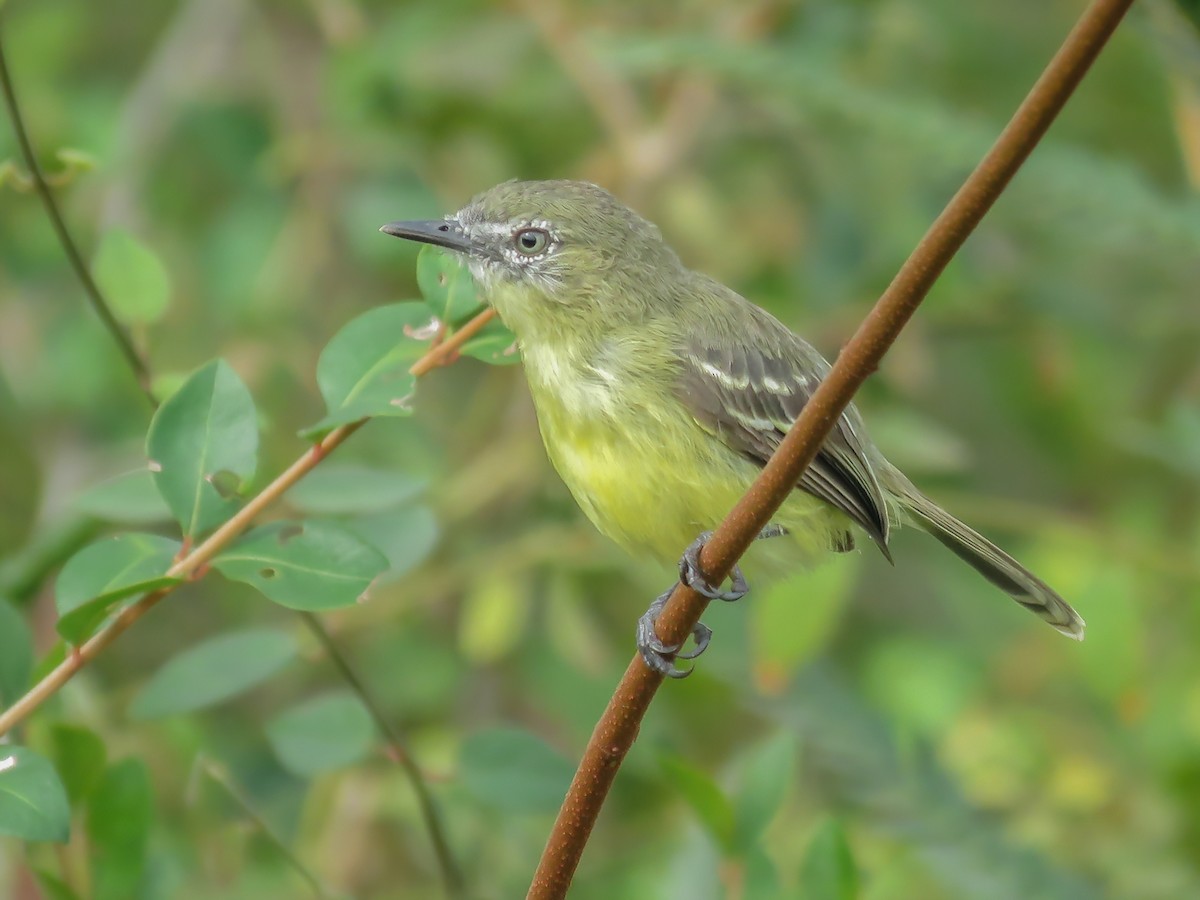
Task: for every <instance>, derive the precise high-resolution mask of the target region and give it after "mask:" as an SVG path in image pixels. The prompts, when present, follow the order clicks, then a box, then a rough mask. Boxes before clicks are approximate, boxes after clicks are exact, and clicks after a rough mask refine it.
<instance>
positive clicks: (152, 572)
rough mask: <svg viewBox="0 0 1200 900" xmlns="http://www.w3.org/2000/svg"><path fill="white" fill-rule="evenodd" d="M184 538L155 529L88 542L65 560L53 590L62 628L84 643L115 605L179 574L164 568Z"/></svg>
mask: <svg viewBox="0 0 1200 900" xmlns="http://www.w3.org/2000/svg"><path fill="white" fill-rule="evenodd" d="M180 546H181V545H180V543H179V542H178V541H173V540H171V539H170V538H165V537H161V536H160V535H157V534H138V533H132V534H119V535H117V536H116V537H112V538H109V539H107V540H104V541H100V542H98V543H95V544H91V545H89V546H87V547H84V548H83V549H82V550H80V551H79V552H78V553H76V554H75V555H74V556H72V557H71V558H70V559H69V560H67V564H66V565H65V566H63V570H62V572H61V573H60V574H59V576H58V583H57V585H56V586H55V590H54V600H55V605H56V606H57V608H58V615H59V619H58V633H59V634H61V635H62V636H63V638H64V639H65V640H67V641H69V642H70V643H72V644H79V643H82V641H83V640H85V639H86V638H87V637H88V636H89V635H90V634H92V632H93V631H95V630H96V628H97V626H99V624H100V623H101V622H103V621H104V618H105V617H106V616H107V615H108V613H109V611H110V610H111V609H112V607H113V605H114V604H115V603H117V602H118V601H120V600H123V599H125V598H126V597H129V596H131V595H133V594H144V593H145V592H146V591H152V590H154V589H155V588H160V587H164V586H165V585H168V584H178V583H179V581H180V579H178V578H169V577H167V575H166V574H165V573H166V571H167V569H169V568H171V564H172V563H173V562H174V560H175V557H176V556H177V555H178V553H179V550H180Z"/></svg>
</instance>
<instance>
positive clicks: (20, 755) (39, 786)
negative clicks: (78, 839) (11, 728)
mask: <svg viewBox="0 0 1200 900" xmlns="http://www.w3.org/2000/svg"><path fill="white" fill-rule="evenodd" d="M70 822H71V808H70V806H69V805H68V803H67V792H66V791H65V790H64V789H63V785H62V782H61V781H60V780H59V778H58V773H57V772H55V771H54V766H52V765H50V761H49V760H48V759H45V758H44V757H41V756H39V755H38V754H36V753H34V752H33V751H32V750H30V749H28V748H26V747H14V746H12V745H11V744H0V834H7V835H10V836H12V837H15V838H20V839H21V840H23V841H58V842H59V843H65V842H66V840H67V837H68V833H69V830H70Z"/></svg>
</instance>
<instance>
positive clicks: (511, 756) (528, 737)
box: [459, 728, 574, 813]
mask: <svg viewBox="0 0 1200 900" xmlns="http://www.w3.org/2000/svg"><path fill="white" fill-rule="evenodd" d="M459 769H460V772H461V777H462V783H463V787H465V788H466V789H467V791H469V792H470V793H471V794H472V795H473V796H474V797H475V799H476V800H478V801H479V802H480V803H482V804H483V805H485V806H489V807H491V808H492V809H495V810H497V811H499V812H505V813H536V812H553V811H554V810H556V809H558V807H559V804H561V803H562V799H563V797H565V796H566V793H567V787H568V786H569V785H570V783H571V776H572V775H573V774H574V767H573V766H572V765H571V763H570V762H568V761H567V759H566V758H565V757H564V756H562V755H560V754H559V753H558V751H556V750H553V749H552V748H551V747H549V746H548V745H547V744H546V743H545V742H543V741H542V739H541V738H539V737H537V736H536V735H533V734H531V733H529V732H528V731H522V730H520V729H517V728H497V729H493V730H490V731H480V732H476V733H475V734H473V735H471V736H470V737H469V738H467V741H466V743H465V744H464V745H463V750H462V760H461V762H460V765H459Z"/></svg>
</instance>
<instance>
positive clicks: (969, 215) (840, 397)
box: [528, 0, 1133, 900]
mask: <svg viewBox="0 0 1200 900" xmlns="http://www.w3.org/2000/svg"><path fill="white" fill-rule="evenodd" d="M1132 2H1133V0H1093V2H1092V4H1091V5H1090V6H1089V7H1088V9H1087V10H1086V11H1085V12H1084V14H1083V15H1082V17H1081V18H1080V19H1079V21H1078V23H1076V25H1075V27H1074V28H1073V29H1072V30H1071V33H1070V34H1069V35H1068V36H1067V38H1066V40H1065V41H1064V43H1063V45H1062V47H1061V48H1060V49H1059V51H1058V53H1056V54H1055V56H1054V58H1053V59H1052V60H1051V61H1050V63H1049V64H1048V65H1047V66H1046V68H1045V70H1044V71H1043V72H1042V75H1041V77H1040V78H1039V79H1038V80H1037V83H1036V84H1035V85H1034V86H1033V88H1032V89H1031V90H1030V92H1029V94H1028V96H1026V98H1025V100H1024V101H1023V102H1022V103H1021V105H1020V107H1019V108H1018V109H1017V111H1016V113H1014V114H1013V117H1012V119H1011V120H1010V121H1009V123H1008V125H1007V126H1006V127H1005V129H1004V131H1003V132H1002V133H1001V134H1000V137H999V138H997V140H996V143H995V144H994V145H993V146H992V148H991V150H989V151H988V153H987V155H986V156H985V157H984V158H983V160H982V161H981V162H980V163H979V165H978V166H977V167H976V169H975V171H974V172H972V173H971V175H970V177H969V178H968V179H967V180H966V182H965V183H964V184H963V186H962V187H961V188H960V189H959V191H958V193H957V194H955V195H954V197H953V198H952V199H951V200H950V202H949V203H948V204H947V206H946V208H945V209H944V210H943V211H942V213H941V215H939V216H938V218H937V219H936V220H935V221H934V223H933V224H932V225H931V226H930V228H929V231H928V232H926V234H925V236H924V237H923V238H922V239H921V242H920V243H919V244H918V245H917V247H916V249H915V250H913V252H912V255H911V256H909V258H908V260H907V261H905V263H904V265H903V266H902V267H901V268H900V271H899V272H898V273H897V274H896V277H895V278H894V279H893V280H892V283H891V284H890V285H888V288H887V290H885V291H884V293H883V296H881V297H880V298H879V301H878V302H877V303H876V305H875V308H874V309H872V310H871V312H870V314H868V316H867V318H866V319H865V320H864V321H863V323H862V324H861V325H860V326H859V328H858V331H857V332H855V334H854V337H853V338H851V339H850V342H849V343H847V344H846V346H845V348H844V349H843V350H842V352H841V354H840V355H839V356H838V358H837V361H836V363H835V364H834V366H833V368H832V369H831V370H830V372H829V375H828V376H827V377H826V378H825V380H824V381H823V382H822V383H821V386H820V387H819V388H818V389H817V391H816V392H815V393H814V394H813V396H812V399H811V400H809V402H808V403H807V405H806V406H805V407H804V409H803V411H802V412H801V414H800V416H799V417H798V418H797V419H796V422H795V423H794V425H793V426H792V428H791V430H790V431H789V432H788V434H787V436H786V437H785V438H784V440H783V441H782V442H781V444H780V446H779V448H778V449H777V450H776V451H775V454H774V456H772V458H771V460H770V462H769V463H768V464H767V466H766V468H764V469H763V471H762V473H761V474H760V475H759V477H758V479H757V480H756V481H755V482H754V484H753V485H752V486H751V487H750V489H749V490H748V491H747V492H746V495H745V496H744V497H742V499H741V500H740V501H739V502H738V504H737V506H735V507H734V509H733V511H732V512H730V514H729V515H728V516H727V517H726V518H725V521H724V522H722V523H721V527H720V528H718V529H717V531H716V533H715V534H714V535H713V538H712V539H711V540H710V541H709V542H708V543H707V544H706V545H705V548H704V551H703V552H702V554H701V559H700V562H701V569H702V570H703V572H704V573H705V575H706V577H707V578H708V580H709V581H710V582H711V583H713V584H719V583H720V582H721V581H722V580H723V579H724V578H725V576H726V575H727V574H728V573H729V571H730V570H731V569H732V568H733V565H734V564H735V563H736V562H737V560H738V558H739V557H741V555H742V554H743V553H744V552H745V551H746V549H747V548H748V547H749V546H750V544H751V542H752V541H753V540H754V538H755V536H756V535H757V534H758V533H759V532H760V531H761V530H762V528H763V527H764V526H766V525H767V524H768V522H769V521H770V519H771V517H772V516H773V515H774V514H775V511H776V510H777V509H778V508H779V507H780V505H781V504H782V503H783V501H784V500H785V499H786V497H787V496H788V495H789V494H790V493H791V491H792V490H793V488H794V486H795V485H796V483H797V482H798V481H799V479H800V475H801V474H802V473H803V472H804V469H805V468H806V467H807V466H808V464H809V463H810V462H811V461H812V459H813V458H814V457H815V456H816V454H817V451H818V449H819V448H820V446H821V442H822V441H823V440H824V439H825V436H826V435H827V434H828V433H829V431H830V429H831V428H832V427H833V425H834V424H835V423H836V422H837V419H838V417H839V416H840V415H841V413H842V411H843V410H844V409H845V408H846V406H847V405H848V404H849V403H850V400H851V398H852V397H853V396H854V393H855V391H857V390H858V388H859V386H860V385H862V383H863V382H864V381H866V379H867V378H868V376H870V374H871V373H872V372H874V371H875V369H876V368H877V367H878V365H879V361H880V360H881V359H882V357H883V355H884V353H885V352H886V351H887V349H888V348H889V347H890V346H891V345H892V343H893V342H894V341H895V340H896V338H897V337H898V336H899V334H900V331H901V329H903V327H904V325H905V324H906V323H907V322H908V320H909V319H910V318H911V317H912V315H913V313H914V312H915V311H916V309H917V307H918V306H919V305H920V303H921V301H922V300H923V299H924V298H925V295H926V294H927V293H928V292H929V289H930V288H931V287H932V286H933V284H934V282H935V281H936V280H937V278H938V276H939V275H940V274H941V272H942V270H943V269H944V268H945V267H946V265H947V264H948V263H949V262H950V260H951V259H952V258H953V257H954V254H955V253H956V252H957V251H958V249H959V248H960V247H961V246H962V244H963V242H964V241H965V240H966V239H967V237H968V236H969V235H970V234H971V232H972V231H973V230H974V229H975V226H977V225H978V224H979V222H980V221H981V220H982V219H983V217H984V215H985V214H986V213H987V211H988V210H989V209H990V208H991V206H992V204H993V203H994V202H995V201H996V199H997V198H998V197H999V196H1000V194H1001V193H1002V192H1003V190H1004V188H1005V187H1006V186H1007V185H1008V182H1009V181H1010V180H1011V179H1012V177H1013V175H1015V174H1016V172H1017V170H1018V169H1019V168H1020V167H1021V165H1022V163H1024V161H1025V159H1026V158H1027V157H1028V156H1029V153H1030V152H1031V151H1032V150H1033V148H1034V147H1035V146H1036V145H1037V143H1038V141H1039V140H1041V138H1042V136H1043V135H1044V134H1045V133H1046V129H1048V128H1049V127H1050V123H1051V122H1053V121H1054V119H1055V117H1056V116H1057V115H1058V113H1059V111H1060V110H1061V109H1062V107H1063V105H1064V104H1065V103H1066V101H1067V98H1069V97H1070V96H1071V94H1072V92H1073V91H1074V90H1075V88H1076V87H1077V86H1078V84H1079V82H1080V80H1081V79H1082V78H1083V76H1084V74H1085V73H1086V72H1087V70H1088V68H1089V67H1090V66H1091V64H1092V62H1093V61H1095V59H1096V56H1097V55H1098V54H1099V53H1100V50H1101V48H1103V47H1104V45H1105V43H1106V42H1107V41H1108V39H1109V37H1110V36H1111V35H1112V33H1113V31H1114V30H1115V29H1116V27H1117V25H1118V24H1119V23H1120V21H1121V19H1122V18H1123V17H1124V15H1125V13H1126V12H1127V11H1128V9H1129V7H1130V6H1131V5H1132ZM707 604H708V601H707V600H706V599H704V598H703V597H701V596H700V595H699V594H697V593H696V592H695V591H693V590H691V589H690V588H687V587H684V586H682V585H680V586H677V587H676V588H675V591H674V592H673V594H672V595H671V598H670V601H669V602H668V604H667V607H666V609H664V610H663V612H662V614H661V615H660V616H659V619H658V628H657V630H658V636H659V638H660V639H661V640H662V641H663V642H664V643H666V644H676V643H679V642H682V641H683V640H684V639H685V637H686V636H687V635H688V634H690V632H691V629H692V626H693V625H694V624H695V623H696V622H698V621H699V620H700V616H701V614H702V613H703V612H704V608H705V606H707ZM662 680H663V676H662V675H659V674H658V673H656V672H652V671H651V670H650V669H649V668H647V667H646V665H645V664H644V663H643V662H642V660H641V657H640V656H637V655H635V656H634V658H633V661H632V662H631V663H630V664H629V667H628V668H627V669H626V670H625V675H624V676H623V677H622V679H621V683H620V684H619V685H618V686H617V690H616V692H615V693H614V694H613V697H612V699H611V700H610V701H609V704H608V708H607V709H605V711H604V714H603V715H602V716H601V718H600V721H599V722H597V723H596V728H595V731H593V733H592V737H591V739H590V740H589V742H588V746H587V748H586V750H585V751H584V755H583V759H582V760H581V761H580V764H579V768H578V770H577V771H576V773H575V778H574V779H573V780H572V782H571V786H570V788H569V789H568V791H567V796H566V798H565V799H564V800H563V805H562V808H561V809H560V810H559V814H558V819H557V820H556V821H555V823H554V829H553V831H552V832H551V833H550V837H549V840H548V841H547V843H546V848H545V850H544V851H543V853H542V858H541V862H540V863H539V865H538V868H537V871H536V872H535V874H534V876H533V882H532V884H531V886H530V888H529V895H528V896H529V897H530V898H536V900H551V898H561V897H565V896H566V893H567V889H568V888H569V887H570V885H571V879H572V878H573V876H574V874H575V869H576V868H577V866H578V865H579V860H580V857H581V856H582V855H583V849H584V847H585V846H586V844H587V840H588V837H589V835H590V834H591V831H592V826H593V825H594V824H595V822H596V818H597V817H598V816H599V814H600V809H601V807H602V806H603V804H604V799H605V797H606V796H607V795H608V791H609V788H610V787H611V786H612V783H613V781H614V779H615V778H616V774H617V770H618V768H619V767H620V765H621V761H622V760H623V759H624V758H625V755H626V754H627V753H628V752H629V749H630V747H631V746H632V745H633V741H634V739H635V738H636V737H637V732H638V728H639V727H640V725H641V721H642V719H643V718H644V716H645V715H646V711H647V710H648V709H649V706H650V702H651V701H652V700H653V698H654V694H655V692H656V691H657V690H658V687H659V685H660V684H662Z"/></svg>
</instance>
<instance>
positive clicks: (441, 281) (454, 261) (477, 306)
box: [417, 244, 483, 326]
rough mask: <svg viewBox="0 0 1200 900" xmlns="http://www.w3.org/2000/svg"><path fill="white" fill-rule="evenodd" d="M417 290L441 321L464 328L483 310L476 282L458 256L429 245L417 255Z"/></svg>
mask: <svg viewBox="0 0 1200 900" xmlns="http://www.w3.org/2000/svg"><path fill="white" fill-rule="evenodd" d="M417 287H419V288H420V289H421V296H422V297H423V298H424V299H425V305H426V306H428V307H429V309H430V310H431V311H432V312H433V314H434V316H436V317H437V319H438V321H440V322H445V323H447V324H448V325H451V326H458V325H461V324H462V323H463V322H465V321H467V319H469V318H471V317H472V316H473V315H475V314H476V313H478V312H479V311H480V310H482V309H483V301H482V300H480V299H479V298H478V297H477V296H476V295H475V282H474V281H472V279H471V273H470V272H469V271H467V267H466V266H464V265H461V264H460V263H459V257H458V256H457V255H456V254H453V253H449V252H447V251H445V250H443V249H442V248H440V247H434V246H433V245H431V244H426V245H425V246H424V247H422V248H421V252H420V253H418V254H417Z"/></svg>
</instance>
